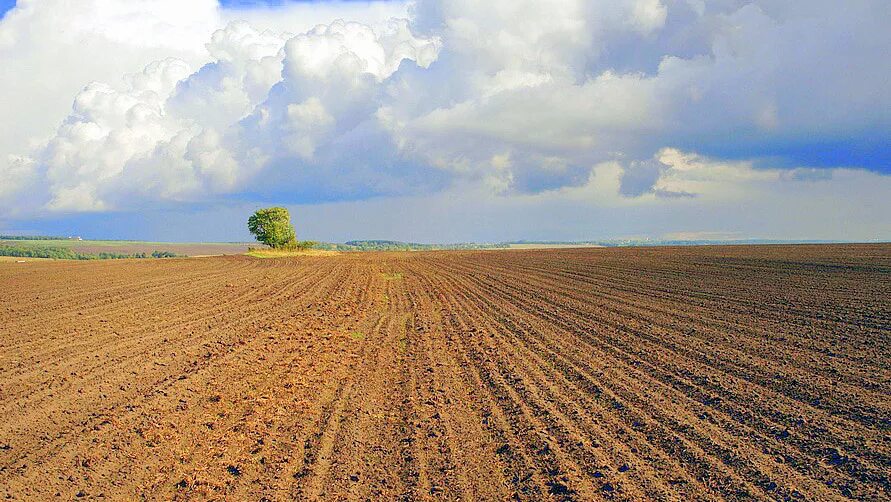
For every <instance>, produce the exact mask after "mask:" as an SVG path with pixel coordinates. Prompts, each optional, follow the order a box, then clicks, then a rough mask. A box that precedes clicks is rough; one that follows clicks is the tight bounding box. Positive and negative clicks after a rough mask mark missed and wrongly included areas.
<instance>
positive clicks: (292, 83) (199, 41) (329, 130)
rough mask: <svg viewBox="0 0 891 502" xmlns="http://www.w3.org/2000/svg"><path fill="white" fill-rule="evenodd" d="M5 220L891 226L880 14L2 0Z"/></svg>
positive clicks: (633, 6)
mask: <svg viewBox="0 0 891 502" xmlns="http://www.w3.org/2000/svg"><path fill="white" fill-rule="evenodd" d="M0 12H5V14H2V15H3V17H2V19H0V61H2V65H3V66H4V71H3V72H0V128H2V129H0V133H2V134H0V233H3V234H7V233H35V234H53V235H60V234H61V235H81V236H83V237H86V238H117V239H145V240H174V241H237V240H245V239H248V238H249V234H248V232H247V228H246V220H247V217H248V216H249V215H250V214H251V212H253V211H254V210H256V209H257V208H260V207H266V206H271V205H282V206H285V207H288V208H289V209H290V210H291V213H292V217H293V221H294V224H295V226H296V227H297V232H298V236H299V237H300V238H304V239H313V240H324V241H334V242H342V241H346V240H351V239H398V240H406V241H415V242H464V241H476V242H497V241H505V240H519V239H527V240H597V239H620V238H652V239H679V238H680V239H717V240H720V239H746V238H761V239H825V240H853V241H874V240H885V241H887V240H889V239H891V86H888V85H887V82H888V81H891V58H888V57H887V54H888V53H891V31H889V30H887V27H886V26H885V25H886V20H887V19H891V2H887V0H852V1H848V2H845V3H844V5H843V6H842V5H841V4H839V3H838V2H836V1H834V0H833V1H829V0H808V1H804V0H801V1H796V0H712V1H704V0H535V1H531V0H530V1H527V0H490V1H487V2H478V1H475V0H407V1H386V2H383V1H377V2H374V1H370V2H366V1H318V0H317V1H311V2H310V1H302V2H289V1H287V0H276V1H253V0H227V1H224V2H223V3H222V4H221V3H219V2H218V1H217V0H192V1H190V2H182V1H181V0H150V1H144V2H132V1H129V0H79V1H78V2H70V1H67V0H19V1H18V2H10V1H5V0H0Z"/></svg>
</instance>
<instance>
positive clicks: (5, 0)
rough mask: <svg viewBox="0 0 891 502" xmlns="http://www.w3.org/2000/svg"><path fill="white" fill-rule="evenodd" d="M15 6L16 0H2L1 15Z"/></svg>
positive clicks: (0, 3)
mask: <svg viewBox="0 0 891 502" xmlns="http://www.w3.org/2000/svg"><path fill="white" fill-rule="evenodd" d="M13 7H15V0H0V16H2V15H3V14H6V11H8V10H10V9H12V8H13Z"/></svg>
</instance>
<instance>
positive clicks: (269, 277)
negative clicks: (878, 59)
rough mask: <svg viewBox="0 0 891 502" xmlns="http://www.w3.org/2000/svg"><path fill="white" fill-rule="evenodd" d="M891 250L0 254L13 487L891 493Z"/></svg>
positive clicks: (673, 496)
mask: <svg viewBox="0 0 891 502" xmlns="http://www.w3.org/2000/svg"><path fill="white" fill-rule="evenodd" d="M889 298H891V246H889V245H827V246H763V247H756V246H744V247H696V248H693V247H689V248H644V249H628V248H626V249H578V250H516V251H472V252H439V253H402V254H399V253H392V254H387V253H364V254H358V253H357V254H343V255H339V256H330V257H299V258H293V259H274V260H258V259H252V258H248V257H242V256H231V257H218V258H204V259H172V260H142V261H139V260H122V261H103V262H43V263H38V262H29V263H16V262H3V263H0V417H2V419H0V496H4V497H6V498H11V499H24V500H50V499H55V498H60V499H65V500H67V499H76V498H81V499H83V498H86V499H90V498H105V499H110V500H120V499H126V500H137V499H151V500H170V499H173V500H178V499H192V500H204V499H218V500H293V499H324V500H335V499H351V500H366V499H371V500H381V499H415V500H417V499H448V500H456V499H462V500H492V499H494V500H499V499H500V500H503V499H513V498H516V499H530V500H542V499H559V500H576V499H578V500H592V499H593V500H597V499H616V500H722V499H725V500H743V499H756V500H770V499H774V500H842V499H861V500H888V499H891V485H889V472H891V434H889V433H891V300H889Z"/></svg>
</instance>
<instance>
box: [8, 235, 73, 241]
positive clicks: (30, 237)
mask: <svg viewBox="0 0 891 502" xmlns="http://www.w3.org/2000/svg"><path fill="white" fill-rule="evenodd" d="M64 240H68V237H58V236H51V235H0V241H64Z"/></svg>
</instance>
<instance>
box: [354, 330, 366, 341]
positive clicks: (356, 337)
mask: <svg viewBox="0 0 891 502" xmlns="http://www.w3.org/2000/svg"><path fill="white" fill-rule="evenodd" d="M350 338H352V339H353V340H356V341H357V342H361V341H364V340H365V333H359V332H358V331H353V332H352V333H350Z"/></svg>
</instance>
